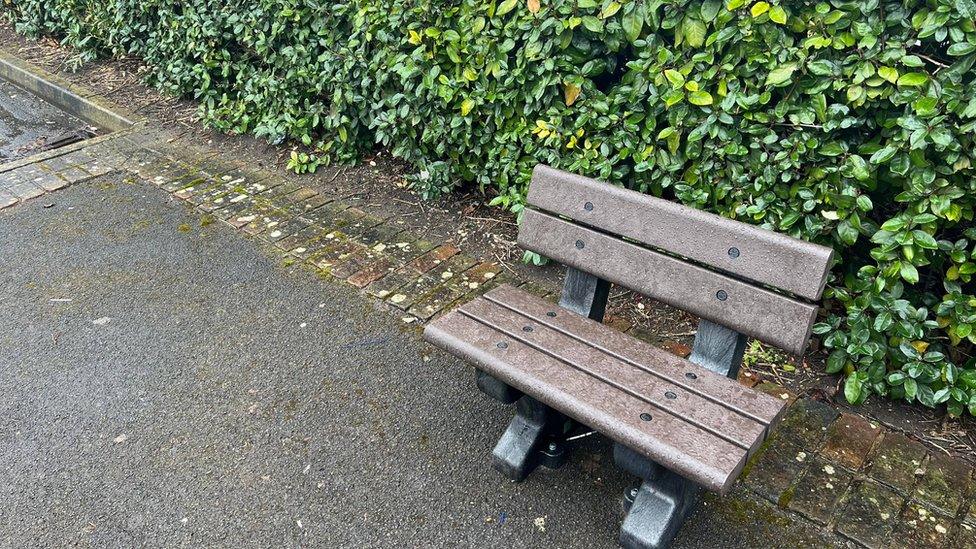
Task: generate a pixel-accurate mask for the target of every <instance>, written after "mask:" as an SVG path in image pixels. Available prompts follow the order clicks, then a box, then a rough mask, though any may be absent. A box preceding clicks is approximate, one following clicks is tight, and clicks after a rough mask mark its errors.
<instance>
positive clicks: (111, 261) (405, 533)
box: [0, 175, 838, 549]
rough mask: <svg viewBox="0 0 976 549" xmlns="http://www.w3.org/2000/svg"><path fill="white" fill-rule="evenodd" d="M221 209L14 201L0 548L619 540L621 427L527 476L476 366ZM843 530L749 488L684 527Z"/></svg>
mask: <svg viewBox="0 0 976 549" xmlns="http://www.w3.org/2000/svg"><path fill="white" fill-rule="evenodd" d="M50 203H54V206H53V207H49V208H45V207H44V206H45V205H47V204H50ZM204 225H206V224H205V223H201V218H200V217H199V216H198V215H197V214H194V213H193V212H191V211H189V210H188V209H186V208H185V207H184V206H183V205H182V204H180V203H177V202H174V201H172V199H170V198H169V197H168V196H167V195H165V194H164V193H162V192H161V191H159V190H158V189H156V188H154V187H151V186H150V185H148V184H146V183H142V182H132V181H127V180H124V179H123V178H122V177H121V176H118V175H115V176H108V177H107V178H102V179H98V180H95V181H89V182H85V183H81V184H78V185H76V186H74V187H71V188H68V189H66V190H63V191H60V192H58V193H55V194H53V195H49V196H48V197H46V198H44V199H39V200H33V201H28V202H26V203H24V204H21V205H18V206H16V207H14V208H11V209H9V210H5V211H2V212H0V397H2V398H0V463H2V464H3V467H0V547H64V546H69V545H70V546H78V547H587V548H588V549H590V548H594V549H595V548H602V547H615V546H616V536H617V531H618V528H619V524H620V521H621V519H622V512H621V506H620V495H621V494H622V493H623V491H624V490H625V488H627V487H628V486H629V485H630V484H631V483H632V482H633V480H634V479H632V478H630V477H628V476H627V475H626V474H623V473H620V472H619V471H617V470H616V469H615V468H614V467H613V466H612V463H611V462H610V453H609V450H610V447H609V445H608V443H607V442H606V441H605V440H603V439H601V438H600V437H598V436H592V437H587V438H585V439H582V442H581V443H580V445H579V446H577V447H576V448H575V452H574V454H573V457H572V459H571V461H570V463H568V464H567V465H566V466H565V467H563V468H562V469H559V470H556V471H549V470H540V471H538V472H536V473H535V474H534V475H533V476H531V477H530V478H529V479H528V480H527V481H526V482H524V483H521V484H514V483H511V482H510V481H508V480H506V479H504V478H502V477H501V476H500V475H499V474H497V473H496V472H495V471H494V470H492V469H491V467H490V465H489V456H490V452H491V448H492V447H493V445H494V442H495V440H496V439H497V437H498V436H499V435H500V434H501V432H502V431H503V430H504V427H505V425H506V424H507V422H508V420H509V418H510V417H511V415H510V414H511V412H510V410H509V409H508V408H507V407H505V406H503V405H501V404H498V403H495V402H494V401H491V400H490V399H488V398H487V397H485V396H483V395H481V394H480V393H479V392H478V391H477V390H476V388H475V386H474V382H473V377H474V376H473V372H472V370H471V369H470V368H469V367H467V366H465V365H464V364H463V363H461V362H460V361H458V360H456V359H454V358H452V357H449V356H447V355H445V354H443V353H440V352H438V351H436V350H434V349H432V348H431V347H429V346H427V345H426V344H424V343H423V342H422V341H420V338H419V331H418V329H417V328H416V327H412V326H410V325H407V324H405V323H404V322H403V321H402V319H401V315H398V314H396V313H395V312H391V311H388V310H385V309H383V308H381V307H379V306H377V305H374V304H372V303H371V302H370V301H369V300H368V299H367V298H365V297H363V296H361V295H359V294H358V293H357V292H355V291H354V290H353V289H352V288H350V287H348V286H346V285H344V284H339V283H334V282H331V281H326V280H322V279H320V278H319V277H317V276H316V275H315V274H314V273H311V272H309V271H307V270H305V269H304V268H302V267H295V266H292V267H285V266H284V263H283V261H282V259H281V258H280V257H278V256H276V255H275V254H274V253H272V252H270V251H268V250H263V249H262V246H261V245H260V244H259V242H258V241H256V240H249V239H246V238H244V237H243V236H242V235H240V234H239V233H236V232H235V231H233V230H232V229H231V228H229V227H227V226H224V225H222V224H220V223H215V224H211V225H206V226H204ZM835 543H838V541H837V540H836V539H835V538H833V537H830V536H826V535H824V534H822V533H821V531H820V530H818V529H815V528H812V527H809V526H807V525H806V524H805V523H803V522H802V521H798V520H796V519H794V518H791V517H789V516H787V515H785V514H783V513H781V512H779V511H777V510H775V508H774V507H773V506H771V505H770V504H768V503H765V502H761V501H759V500H757V499H756V498H755V497H754V496H751V495H750V494H748V493H746V492H745V490H743V489H741V488H740V489H738V490H736V491H734V492H733V496H732V497H729V498H724V499H718V498H713V497H710V498H709V499H708V500H707V502H706V505H705V506H704V507H703V508H702V509H701V510H700V511H699V512H698V513H697V514H696V515H695V516H694V517H693V518H692V519H691V520H690V521H689V523H688V524H687V525H686V527H685V529H684V530H683V531H682V533H681V536H680V537H679V539H678V542H677V546H678V547H770V546H777V547H808V546H809V547H812V546H820V547H823V546H830V545H832V544H835Z"/></svg>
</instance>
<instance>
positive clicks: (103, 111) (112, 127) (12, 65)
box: [0, 48, 142, 132]
mask: <svg viewBox="0 0 976 549" xmlns="http://www.w3.org/2000/svg"><path fill="white" fill-rule="evenodd" d="M0 78H3V79H4V80H7V81H9V82H11V83H13V84H16V85H17V86H19V87H21V88H23V89H25V90H27V91H29V92H31V93H33V94H35V95H37V96H38V97H40V98H41V99H44V100H45V101H48V102H50V103H52V104H54V105H55V106H57V107H58V108H60V109H62V110H64V111H65V112H67V113H68V114H71V115H74V116H77V117H78V118H81V119H82V120H84V121H86V122H89V123H91V124H92V125H94V126H96V127H98V128H100V129H104V130H106V131H108V132H117V131H121V130H126V129H129V128H131V127H132V126H134V125H135V124H137V123H139V122H141V121H142V118H141V117H139V116H138V115H136V114H135V113H130V112H126V111H125V110H124V109H122V108H120V107H119V106H118V105H113V104H111V103H110V102H109V101H108V100H107V99H105V98H104V97H102V96H100V95H97V94H94V93H92V92H90V91H87V90H84V89H83V88H80V87H78V86H75V85H74V84H71V83H70V82H68V81H66V80H65V79H63V78H60V77H58V76H56V75H54V74H51V73H49V72H47V71H45V70H44V69H42V68H40V67H37V66H35V65H32V64H30V63H27V62H26V61H24V60H22V59H20V58H18V57H16V56H15V55H13V54H11V53H10V52H8V51H6V50H4V49H3V48H0Z"/></svg>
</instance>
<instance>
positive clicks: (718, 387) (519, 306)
mask: <svg viewBox="0 0 976 549" xmlns="http://www.w3.org/2000/svg"><path fill="white" fill-rule="evenodd" d="M484 298H485V299H487V300H489V301H492V302H494V303H497V304H499V305H502V306H505V307H508V308H511V309H513V310H516V311H518V312H519V313H521V314H523V315H525V316H526V317H528V318H532V319H534V320H535V321H536V322H539V323H543V324H545V325H546V326H549V327H551V328H553V329H556V330H559V331H561V332H563V333H565V334H567V335H571V336H572V337H575V338H578V339H580V340H581V341H583V342H585V343H586V344H588V345H590V346H592V347H593V348H595V349H599V350H600V351H602V352H604V353H606V354H608V355H610V356H613V357H615V358H617V359H619V360H621V361H624V362H627V363H629V364H632V365H634V366H637V367H639V368H641V369H643V370H645V371H647V372H648V373H650V374H652V375H656V376H659V377H661V379H663V380H666V381H668V382H670V383H673V384H675V385H677V386H679V387H681V388H682V389H683V390H685V391H688V392H692V393H695V394H698V395H701V396H702V397H703V398H707V399H709V400H711V401H713V402H716V403H719V404H721V405H722V406H725V407H726V408H728V409H730V410H733V411H735V412H736V413H738V414H740V415H742V416H744V417H749V418H752V419H753V420H755V421H757V422H759V423H762V424H765V425H772V424H774V423H775V422H776V421H777V420H778V418H779V417H780V415H781V414H782V413H783V410H784V409H785V405H784V403H783V401H781V400H779V399H776V398H773V397H771V396H769V395H767V394H765V393H761V392H759V391H754V390H752V389H749V388H748V387H743V386H742V385H740V384H739V383H737V382H735V381H733V380H731V379H728V378H727V377H725V376H723V375H720V374H716V373H715V372H712V371H709V370H706V369H705V368H702V367H700V366H697V365H695V364H692V363H690V362H689V361H687V360H685V359H683V358H680V357H677V356H674V355H672V354H671V353H668V352H666V351H664V350H662V349H659V348H657V347H655V346H653V345H650V344H648V343H645V342H643V341H641V340H639V339H636V338H633V337H631V336H628V335H626V334H622V333H620V332H618V331H617V330H614V329H613V328H610V327H608V326H605V325H603V324H600V323H598V322H593V321H591V320H589V319H586V318H583V317H581V316H580V315H578V314H574V313H572V312H570V311H567V310H565V309H562V308H560V307H556V306H555V305H553V304H551V303H549V302H547V301H546V300H544V299H541V298H539V297H536V296H534V295H532V294H530V293H528V292H525V291H523V290H519V289H517V288H513V287H511V286H509V285H507V284H503V285H501V286H499V287H497V288H495V289H493V290H492V291H490V292H488V293H487V294H485V296H484ZM689 374H691V375H689Z"/></svg>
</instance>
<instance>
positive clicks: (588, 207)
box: [583, 202, 593, 212]
mask: <svg viewBox="0 0 976 549" xmlns="http://www.w3.org/2000/svg"><path fill="white" fill-rule="evenodd" d="M583 209H584V210H586V211H588V212H592V211H593V203H592V202H587V203H586V204H583Z"/></svg>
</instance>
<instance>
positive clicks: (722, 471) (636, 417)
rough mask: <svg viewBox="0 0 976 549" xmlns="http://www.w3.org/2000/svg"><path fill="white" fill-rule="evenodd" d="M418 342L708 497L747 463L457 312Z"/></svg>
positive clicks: (726, 447)
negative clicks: (541, 404)
mask: <svg viewBox="0 0 976 549" xmlns="http://www.w3.org/2000/svg"><path fill="white" fill-rule="evenodd" d="M424 338H425V339H426V340H427V341H429V342H431V343H433V344H435V345H437V346H439V347H441V348H443V349H445V350H447V351H449V352H451V353H453V354H455V355H457V356H459V357H461V358H463V359H465V360H467V361H469V362H471V363H472V364H473V365H474V366H476V367H478V368H480V369H482V370H485V371H486V372H488V373H490V374H491V375H493V376H495V377H497V378H498V379H500V380H501V381H503V382H505V383H507V384H509V385H511V386H513V387H515V388H516V389H518V390H520V391H522V392H523V393H525V394H527V395H530V396H532V397H534V398H536V399H538V400H540V401H542V402H544V403H546V404H547V405H549V406H552V407H553V408H555V409H557V410H559V411H561V412H563V413H565V414H567V415H568V416H570V417H573V418H574V419H576V420H578V421H579V422H581V423H583V424H584V425H588V426H590V427H592V428H594V429H597V430H598V431H600V432H601V433H603V434H605V435H607V436H609V437H610V438H612V439H614V440H617V441H618V442H621V443H622V444H624V445H626V446H627V447H629V448H632V449H634V450H635V451H637V452H640V453H642V454H644V455H647V456H649V457H651V458H653V459H654V460H655V461H657V462H658V463H660V464H661V465H663V466H665V467H667V468H668V469H670V470H672V471H674V472H676V473H678V474H680V475H682V476H684V477H686V478H688V479H692V480H694V481H695V482H697V483H699V484H701V485H702V486H704V487H706V488H707V489H709V490H713V491H717V492H720V493H725V492H727V491H728V490H729V488H730V487H731V484H732V482H733V481H734V480H735V478H736V477H737V476H738V474H739V472H740V471H741V470H742V467H743V465H744V463H745V459H746V457H747V452H746V451H745V450H743V449H742V448H739V447H738V446H736V445H735V444H732V443H730V442H728V441H726V440H724V439H722V438H720V437H717V436H715V435H713V434H711V433H709V432H707V431H704V430H701V429H699V428H697V427H695V426H694V425H692V424H691V423H688V422H685V421H681V420H678V419H676V418H674V417H673V416H671V415H669V414H666V413H663V412H660V411H658V410H657V409H656V408H654V407H653V406H650V405H649V404H647V403H646V402H644V401H643V400H641V399H639V398H637V397H634V396H632V395H630V394H629V393H627V392H624V391H621V390H619V389H617V388H615V387H613V386H611V385H608V384H606V383H603V382H601V381H599V380H597V379H595V378H593V377H592V376H590V375H588V374H585V373H583V372H581V371H579V370H577V369H574V368H571V367H569V366H567V365H566V364H565V363H563V362H561V361H559V360H556V359H553V358H552V357H550V356H549V355H547V354H545V353H543V352H541V351H538V350H536V349H534V348H532V347H531V346H529V345H526V344H524V343H522V342H520V341H519V340H516V339H514V338H511V337H509V336H508V335H506V334H504V333H502V332H499V331H496V330H494V329H492V328H490V327H488V326H487V325H485V324H483V323H481V322H478V321H477V320H475V319H473V318H471V317H468V316H465V315H463V314H462V313H460V312H458V311H455V312H452V313H450V314H448V315H446V316H444V317H441V318H440V319H439V320H437V321H436V322H434V323H432V324H429V325H428V326H427V328H426V329H425V330H424ZM641 414H650V416H651V420H650V421H644V420H642V419H641Z"/></svg>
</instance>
